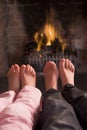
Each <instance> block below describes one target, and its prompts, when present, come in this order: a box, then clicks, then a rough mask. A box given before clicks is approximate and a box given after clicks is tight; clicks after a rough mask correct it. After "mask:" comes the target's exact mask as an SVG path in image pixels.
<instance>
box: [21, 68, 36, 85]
mask: <svg viewBox="0 0 87 130" xmlns="http://www.w3.org/2000/svg"><path fill="white" fill-rule="evenodd" d="M21 83H22V87H24V86H25V85H28V86H33V87H35V85H36V72H35V70H34V69H33V67H32V66H30V65H22V66H21Z"/></svg>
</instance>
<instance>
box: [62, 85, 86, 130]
mask: <svg viewBox="0 0 87 130" xmlns="http://www.w3.org/2000/svg"><path fill="white" fill-rule="evenodd" d="M62 95H63V97H64V98H65V99H66V100H67V101H68V102H69V103H70V104H71V105H72V106H73V108H74V110H75V112H76V115H77V118H78V120H79V122H80V124H81V125H82V127H83V129H84V130H87V93H85V92H83V91H81V90H79V89H78V88H76V87H75V86H73V85H71V84H66V85H65V86H64V89H63V91H62Z"/></svg>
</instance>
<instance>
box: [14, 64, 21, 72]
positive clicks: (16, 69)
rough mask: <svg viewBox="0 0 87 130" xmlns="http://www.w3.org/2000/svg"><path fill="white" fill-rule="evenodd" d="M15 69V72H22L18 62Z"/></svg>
mask: <svg viewBox="0 0 87 130" xmlns="http://www.w3.org/2000/svg"><path fill="white" fill-rule="evenodd" d="M14 70H15V72H20V67H19V65H18V64H15V65H14Z"/></svg>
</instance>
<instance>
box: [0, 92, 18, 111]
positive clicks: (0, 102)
mask: <svg viewBox="0 0 87 130" xmlns="http://www.w3.org/2000/svg"><path fill="white" fill-rule="evenodd" d="M15 95H16V94H15V92H14V91H7V92H4V93H2V94H0V113H1V112H2V111H3V110H4V109H5V108H6V107H7V106H8V105H9V104H11V103H12V102H13V100H14V98H15Z"/></svg>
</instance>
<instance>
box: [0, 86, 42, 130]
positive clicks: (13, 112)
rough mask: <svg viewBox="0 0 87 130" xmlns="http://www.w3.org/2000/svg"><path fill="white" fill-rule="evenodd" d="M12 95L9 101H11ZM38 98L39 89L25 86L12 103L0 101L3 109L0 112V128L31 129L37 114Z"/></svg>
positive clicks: (9, 129) (11, 129) (1, 129)
mask: <svg viewBox="0 0 87 130" xmlns="http://www.w3.org/2000/svg"><path fill="white" fill-rule="evenodd" d="M8 93H9V92H8ZM13 95H14V96H13V97H12V96H10V98H11V99H9V101H13V99H14V97H15V94H13ZM5 98H6V97H5ZM40 99H41V92H40V90H38V89H37V88H34V87H32V86H25V87H24V88H23V89H22V90H21V91H20V92H19V94H18V96H17V97H16V100H15V101H14V102H13V103H11V102H8V103H7V105H5V104H3V103H2V105H3V106H4V107H3V108H4V110H3V111H2V112H1V113H0V130H32V129H33V127H34V124H35V121H36V118H37V116H38V112H39V107H40ZM3 100H4V97H3ZM0 104H1V103H0ZM0 106H1V105H0ZM6 106H7V107H6ZM5 107H6V108H5Z"/></svg>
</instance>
